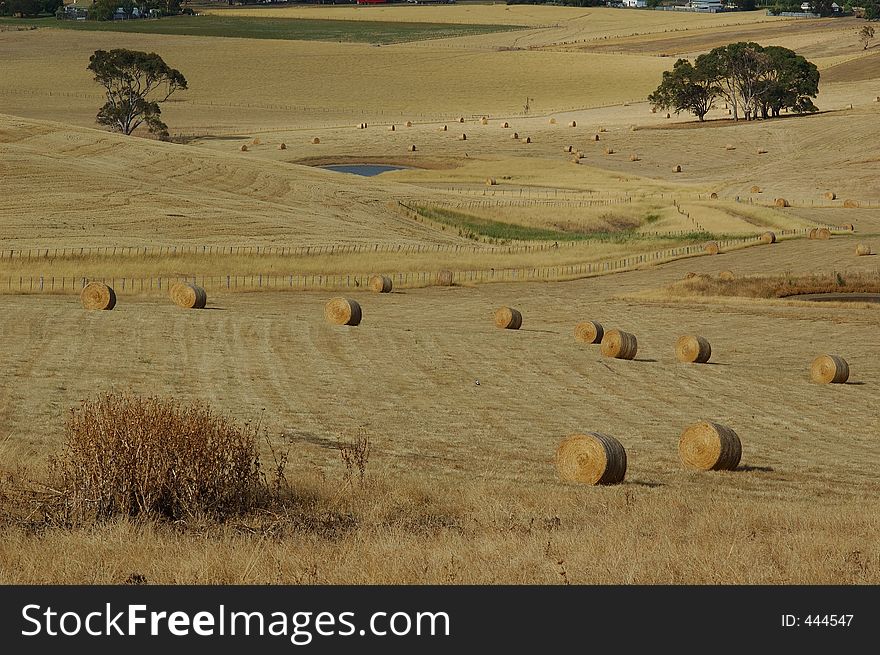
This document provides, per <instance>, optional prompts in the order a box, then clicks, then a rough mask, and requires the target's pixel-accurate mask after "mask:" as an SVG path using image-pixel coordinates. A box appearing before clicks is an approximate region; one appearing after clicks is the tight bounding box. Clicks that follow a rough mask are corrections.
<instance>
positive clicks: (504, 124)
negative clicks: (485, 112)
mask: <svg viewBox="0 0 880 655" xmlns="http://www.w3.org/2000/svg"><path fill="white" fill-rule="evenodd" d="M509 127H510V123H508V122H507V121H504V122H503V123H501V129H502V130H506V129H507V128H509Z"/></svg>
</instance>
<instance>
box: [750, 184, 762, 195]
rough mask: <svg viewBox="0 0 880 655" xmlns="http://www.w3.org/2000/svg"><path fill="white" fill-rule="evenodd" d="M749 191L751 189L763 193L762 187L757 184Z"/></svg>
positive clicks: (753, 191)
mask: <svg viewBox="0 0 880 655" xmlns="http://www.w3.org/2000/svg"><path fill="white" fill-rule="evenodd" d="M749 191H751V192H752V193H761V187H759V186H758V185H755V186H753V187H752V188H751V189H749Z"/></svg>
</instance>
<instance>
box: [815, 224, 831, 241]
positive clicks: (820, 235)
mask: <svg viewBox="0 0 880 655" xmlns="http://www.w3.org/2000/svg"><path fill="white" fill-rule="evenodd" d="M816 238H817V239H822V240H823V241H825V240H828V239H830V238H831V230H829V229H828V228H827V227H820V228H819V229H818V230H816Z"/></svg>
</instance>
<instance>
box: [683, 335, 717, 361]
mask: <svg viewBox="0 0 880 655" xmlns="http://www.w3.org/2000/svg"><path fill="white" fill-rule="evenodd" d="M675 356H676V357H677V358H678V361H680V362H686V363H689V364H705V363H706V362H708V361H709V358H710V357H711V356H712V346H711V345H710V344H709V340H708V339H706V338H704V337H700V336H697V335H684V336H681V337H679V338H678V340H677V341H676V342H675Z"/></svg>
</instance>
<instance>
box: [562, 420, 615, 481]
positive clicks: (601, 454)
mask: <svg viewBox="0 0 880 655" xmlns="http://www.w3.org/2000/svg"><path fill="white" fill-rule="evenodd" d="M556 471H557V472H558V474H559V478H560V479H561V480H563V481H565V482H580V483H582V484H592V485H596V484H617V483H619V482H623V478H624V477H625V476H626V450H625V449H624V447H623V445H622V444H621V443H620V442H619V441H618V440H617V439H615V438H614V437H610V436H608V435H607V434H602V433H601V432H587V433H586V434H573V435H571V436H569V437H566V438H565V439H563V440H562V442H561V443H560V444H559V446H558V447H557V448H556Z"/></svg>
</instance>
